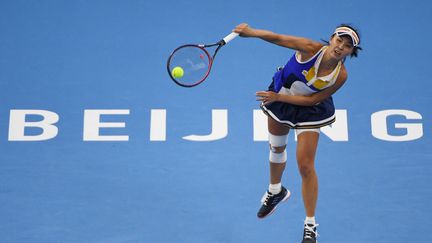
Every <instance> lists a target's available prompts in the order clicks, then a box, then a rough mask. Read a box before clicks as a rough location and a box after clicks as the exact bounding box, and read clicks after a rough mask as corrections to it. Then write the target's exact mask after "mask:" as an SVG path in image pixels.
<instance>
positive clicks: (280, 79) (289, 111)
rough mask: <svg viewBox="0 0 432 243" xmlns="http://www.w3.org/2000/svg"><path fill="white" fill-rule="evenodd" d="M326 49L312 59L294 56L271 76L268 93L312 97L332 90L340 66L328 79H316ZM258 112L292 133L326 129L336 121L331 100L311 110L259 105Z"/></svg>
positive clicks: (307, 108)
mask: <svg viewBox="0 0 432 243" xmlns="http://www.w3.org/2000/svg"><path fill="white" fill-rule="evenodd" d="M326 49H327V46H324V47H322V48H321V49H320V50H319V51H318V52H317V53H316V54H315V55H314V56H313V57H311V58H310V59H309V60H307V61H305V62H301V61H300V54H299V53H298V52H296V53H295V54H294V55H293V56H292V57H291V59H290V60H289V61H288V63H287V64H286V65H285V66H284V67H283V68H280V69H279V70H278V71H277V72H276V73H275V74H274V76H273V82H272V83H271V84H270V86H269V91H274V92H276V93H279V94H284V95H311V94H313V93H316V92H319V91H321V90H324V89H326V88H328V87H330V86H332V85H333V84H334V83H335V82H336V79H337V77H338V75H339V72H340V69H341V66H342V62H339V63H338V65H337V66H336V68H335V69H334V70H333V71H332V72H331V73H330V74H329V75H327V76H324V77H317V72H318V67H319V65H320V62H321V59H322V57H323V55H324V53H325V51H326ZM261 109H262V110H263V111H264V113H266V114H267V115H268V116H270V117H272V118H273V119H275V120H276V121H278V122H279V123H282V124H284V125H286V126H288V127H290V128H295V129H310V128H319V127H323V126H327V125H329V124H331V123H333V122H335V120H336V116H335V107H334V104H333V99H332V97H331V96H330V97H328V98H327V99H325V100H323V101H321V102H320V103H318V104H316V105H313V106H299V105H293V104H290V103H284V102H273V103H271V104H268V105H263V104H261Z"/></svg>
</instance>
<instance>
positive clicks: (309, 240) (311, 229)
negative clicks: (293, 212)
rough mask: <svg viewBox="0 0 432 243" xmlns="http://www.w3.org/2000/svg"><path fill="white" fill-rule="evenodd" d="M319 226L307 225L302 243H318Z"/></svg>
mask: <svg viewBox="0 0 432 243" xmlns="http://www.w3.org/2000/svg"><path fill="white" fill-rule="evenodd" d="M317 226H318V224H305V225H304V231H303V240H302V243H317V242H318V241H317V239H316V238H317V237H318V232H317Z"/></svg>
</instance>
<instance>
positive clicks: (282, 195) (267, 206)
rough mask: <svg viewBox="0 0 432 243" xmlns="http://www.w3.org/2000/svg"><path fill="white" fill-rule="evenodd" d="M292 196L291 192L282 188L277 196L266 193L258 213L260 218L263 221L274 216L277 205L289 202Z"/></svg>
mask: <svg viewBox="0 0 432 243" xmlns="http://www.w3.org/2000/svg"><path fill="white" fill-rule="evenodd" d="M290 195H291V193H290V191H289V190H287V189H286V188H285V187H282V190H281V191H280V192H279V193H278V194H275V195H273V194H272V193H270V192H269V191H266V192H265V193H264V196H263V197H262V199H261V203H262V205H261V208H260V209H259V211H258V213H257V216H258V218H260V219H262V218H265V217H266V216H268V215H270V214H272V213H273V212H274V211H275V210H276V208H277V205H278V204H279V203H280V202H285V201H286V200H288V198H289V197H290Z"/></svg>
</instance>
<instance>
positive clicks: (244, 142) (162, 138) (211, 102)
mask: <svg viewBox="0 0 432 243" xmlns="http://www.w3.org/2000/svg"><path fill="white" fill-rule="evenodd" d="M431 9H432V4H431V3H430V2H428V1H405V0H402V1H372V0H366V1H352V0H333V1H288V0H287V1H245V0H240V1H215V2H210V1H198V0H192V1H171V0H162V1H144V0H143V1H139V0H125V1H113V0H107V1H80V0H70V1H63V0H59V1H54V0H52V1H48V0H40V1H33V0H28V1H24V0H17V1H8V0H2V1H0V242H7V243H10V242H32V243H33V242H41V243H50V242H53V243H54V242H56V243H57V242H109V243H111V242H112V243H114V242H145V243H173V242H179V243H213V242H215V243H216V242H221V243H263V242H274V243H276V242H286V243H295V242H300V241H301V238H302V234H303V220H304V216H305V213H304V209H303V202H302V198H301V178H300V176H299V173H298V171H297V165H296V161H295V146H296V141H295V138H294V135H293V133H290V136H289V142H288V163H287V169H286V172H285V174H284V178H283V184H284V185H285V186H286V187H288V188H289V189H290V190H291V192H292V197H291V199H290V200H289V201H288V202H287V203H285V204H283V205H281V206H280V207H279V208H278V210H277V211H276V212H275V213H274V214H273V215H272V216H270V217H268V218H266V219H264V220H258V219H257V217H256V212H257V210H258V208H259V206H260V199H261V196H262V194H263V193H264V191H265V190H266V189H267V186H268V144H267V141H266V124H265V119H264V116H263V114H262V113H261V111H260V110H259V106H258V103H257V101H256V100H255V92H256V91H258V90H264V89H266V88H267V86H268V84H269V82H270V79H271V77H272V75H273V72H274V71H275V68H276V67H277V66H280V65H283V64H285V63H286V61H287V60H288V58H289V57H290V56H291V55H292V54H293V51H292V50H289V49H284V48H282V47H278V46H275V45H271V44H269V43H266V42H264V41H261V40H258V39H246V38H237V39H235V40H233V41H232V42H230V43H229V44H228V45H227V46H225V47H224V48H222V49H221V51H220V52H219V53H218V57H217V58H216V60H215V64H214V66H213V69H212V73H211V74H210V77H209V78H208V79H207V80H206V81H205V82H204V83H203V84H202V85H200V86H198V87H196V88H192V89H187V88H182V87H179V86H177V85H175V84H174V83H173V82H172V81H171V80H170V79H169V77H168V74H167V71H166V61H167V58H168V56H169V54H170V53H171V51H172V50H173V49H174V48H175V47H177V46H179V45H181V44H186V43H209V42H210V43H211V42H215V41H218V40H219V39H221V38H223V37H224V36H225V35H227V34H229V33H230V32H231V30H232V29H233V28H234V27H235V26H236V25H237V24H239V23H242V22H247V23H249V24H250V25H251V26H253V27H256V28H262V29H269V30H272V31H274V32H279V33H285V34H292V35H297V36H304V37H308V38H312V39H316V40H320V39H321V38H323V39H328V38H329V36H330V35H331V34H332V33H333V30H334V28H335V27H336V26H337V25H339V24H341V23H351V24H353V25H355V26H356V27H358V28H359V29H360V33H361V36H362V44H361V46H362V47H363V49H364V50H363V51H361V52H360V55H359V58H353V59H350V58H348V59H347V60H346V66H347V69H348V72H349V78H348V81H347V83H346V84H345V86H344V87H343V88H342V89H341V90H340V91H338V93H336V94H335V95H334V100H335V104H336V108H337V112H338V113H337V122H336V123H335V124H334V125H333V126H332V127H326V128H324V129H323V131H322V133H321V138H320V145H319V148H318V154H317V159H316V167H317V172H318V176H319V182H320V192H319V195H320V196H319V200H318V206H317V214H316V218H317V223H319V224H320V226H319V228H318V231H319V234H320V237H319V238H318V239H319V242H321V243H322V242H328V243H339V242H351V243H369V242H377V243H385V242H392V243H406V242H430V241H431V240H429V238H430V236H429V234H428V232H429V231H430V228H431V227H432V223H431V222H432V221H431V217H432V210H431V207H430V204H431V203H430V200H432V187H431V182H432V179H431V175H432V150H431V144H432V132H431V131H432V129H431V128H432V121H431V118H432V112H431V108H430V107H431V103H432V97H431V93H432V78H431V75H430V70H431V68H430V58H431V56H432V47H431V45H430V42H431V38H432V34H431V28H430V23H432V17H431V15H430V10H431Z"/></svg>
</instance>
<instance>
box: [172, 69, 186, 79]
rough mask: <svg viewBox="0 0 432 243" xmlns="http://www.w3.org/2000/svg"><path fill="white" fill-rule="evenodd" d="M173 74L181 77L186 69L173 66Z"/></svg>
mask: <svg viewBox="0 0 432 243" xmlns="http://www.w3.org/2000/svg"><path fill="white" fill-rule="evenodd" d="M171 74H172V76H173V77H174V78H181V77H183V75H184V70H183V68H181V67H175V68H173V70H172V72H171Z"/></svg>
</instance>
